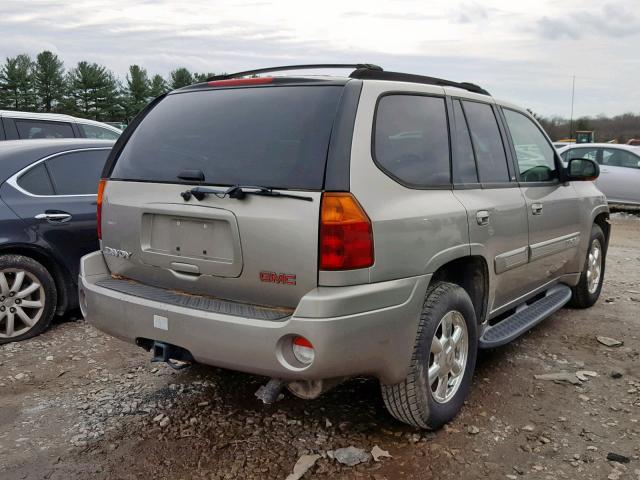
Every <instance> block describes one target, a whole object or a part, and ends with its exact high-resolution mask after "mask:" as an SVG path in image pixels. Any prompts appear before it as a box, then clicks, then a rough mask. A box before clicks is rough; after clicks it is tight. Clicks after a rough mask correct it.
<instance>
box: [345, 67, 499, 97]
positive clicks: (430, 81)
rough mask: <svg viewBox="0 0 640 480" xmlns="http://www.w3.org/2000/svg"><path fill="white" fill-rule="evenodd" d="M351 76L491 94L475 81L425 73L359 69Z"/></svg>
mask: <svg viewBox="0 0 640 480" xmlns="http://www.w3.org/2000/svg"><path fill="white" fill-rule="evenodd" d="M349 77H351V78H357V79H361V80H387V81H396V82H412V83H423V84H427V85H438V86H441V87H457V88H462V89H464V90H467V91H469V92H473V93H480V94H482V95H491V94H490V93H489V92H487V91H486V90H485V89H484V88H482V87H480V86H478V85H476V84H475V83H469V82H454V81H451V80H445V79H443V78H436V77H427V76H424V75H414V74H411V73H400V72H387V71H382V70H379V71H374V70H367V69H357V70H355V71H354V72H352V73H351V75H349Z"/></svg>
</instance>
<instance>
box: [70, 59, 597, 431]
mask: <svg viewBox="0 0 640 480" xmlns="http://www.w3.org/2000/svg"><path fill="white" fill-rule="evenodd" d="M332 67H335V65H333V66H332ZM354 67H355V70H354V71H353V72H352V73H351V74H350V76H349V77H324V76H322V77H312V76H299V77H269V76H267V77H264V76H263V77H251V78H242V77H245V76H247V75H251V74H263V73H265V71H264V70H258V71H250V72H240V73H239V74H234V75H229V76H225V77H217V78H213V79H211V80H210V81H208V82H204V83H201V84H197V85H194V86H191V87H186V88H183V89H180V90H176V91H174V92H171V93H170V94H168V95H166V96H163V97H159V98H158V99H156V100H155V101H154V102H152V103H151V104H150V105H149V106H148V107H147V108H146V109H145V111H143V112H142V113H141V114H140V115H139V116H138V117H137V118H136V119H135V120H134V122H133V123H132V125H131V126H130V127H129V128H128V129H127V130H126V132H125V133H124V134H123V136H122V137H121V138H120V140H119V141H118V143H117V144H116V146H115V147H114V149H113V151H112V153H111V156H110V158H109V160H108V162H107V166H106V167H105V172H104V175H103V177H104V179H103V180H102V181H101V185H100V191H99V197H98V217H99V222H98V224H99V228H100V230H101V231H100V235H101V251H99V252H95V253H93V254H90V255H88V256H86V257H84V258H83V260H82V265H81V273H80V280H79V285H80V299H81V306H82V309H83V312H84V314H85V316H86V318H87V319H88V320H89V321H90V322H91V323H93V324H94V325H95V326H96V327H98V328H99V329H101V330H103V331H105V332H107V333H109V334H111V335H114V336H116V337H118V338H121V339H123V340H126V341H129V342H134V343H136V344H138V345H140V346H142V347H144V348H146V349H148V350H153V352H154V355H155V356H156V359H162V360H165V361H168V362H169V363H170V364H171V365H172V366H175V367H177V362H176V361H177V360H180V361H195V362H200V363H204V364H209V365H215V366H218V367H224V368H229V369H234V370H239V371H244V372H249V373H253V374H259V375H264V376H267V377H270V378H271V381H270V382H269V383H268V384H267V388H265V389H264V390H263V391H262V392H261V397H262V398H263V399H264V400H265V401H270V400H273V399H274V398H276V397H277V394H278V392H279V390H280V388H281V387H283V386H286V387H288V389H289V390H290V391H291V392H292V393H294V394H295V395H297V396H299V397H302V398H314V397H316V396H318V395H319V394H321V393H322V392H323V391H325V390H326V389H327V388H330V387H331V386H333V385H335V384H337V383H338V382H339V381H341V380H342V379H344V378H348V377H351V376H356V375H366V376H373V377H376V378H378V379H379V380H380V383H381V385H382V393H383V397H384V400H385V404H386V406H387V407H388V409H389V411H390V413H391V414H392V415H393V416H395V417H396V418H397V419H399V420H401V421H404V422H406V423H409V424H412V425H415V426H418V427H423V428H438V427H439V426H441V425H442V424H443V423H445V422H447V421H448V420H450V419H451V418H453V417H454V416H455V414H456V413H457V412H458V411H459V409H460V408H461V406H462V404H463V401H464V398H465V396H466V394H467V392H468V389H469V386H470V383H471V377H472V374H473V370H474V367H475V360H476V353H477V349H478V347H481V348H492V347H496V346H500V345H503V344H505V343H507V342H509V341H510V340H512V339H514V338H516V337H517V336H519V335H521V334H522V333H524V332H526V331H527V330H528V329H530V328H531V327H532V326H533V325H535V324H536V323H538V322H539V321H541V320H542V319H544V318H545V317H547V316H549V315H550V314H552V313H553V312H555V311H556V310H558V309H559V308H561V307H562V306H563V305H565V304H566V303H568V302H572V303H573V305H575V306H578V307H588V306H590V305H592V304H593V303H594V302H595V301H596V300H597V298H598V296H599V293H600V289H601V287H602V279H603V276H604V257H605V254H606V248H607V243H608V235H609V226H608V223H607V219H608V209H607V204H606V201H605V199H604V196H603V195H602V194H601V193H600V192H599V191H598V190H597V189H596V188H595V187H594V185H593V182H591V181H580V180H593V179H594V178H595V177H597V175H598V167H597V165H596V164H595V163H594V162H592V161H590V160H588V159H576V160H574V161H572V163H571V164H570V165H569V166H568V167H567V168H566V169H565V168H563V167H562V163H561V162H560V160H559V158H558V156H557V154H556V152H555V149H554V148H553V146H552V144H551V142H550V141H549V139H548V137H547V136H546V135H545V134H544V133H543V131H542V130H541V129H540V127H539V126H538V124H537V123H536V122H535V120H534V119H533V118H532V117H531V116H530V115H529V114H528V113H527V112H526V111H524V110H522V109H520V108H518V107H515V106H512V105H509V104H507V103H504V102H498V101H496V100H495V99H493V98H492V97H491V96H489V95H488V93H487V92H486V91H484V90H483V89H481V88H480V87H478V86H476V85H473V84H469V83H456V82H451V81H448V80H442V79H437V78H432V77H423V76H417V75H408V74H401V73H395V72H386V71H383V70H382V69H381V68H380V67H376V66H372V65H355V66H354ZM287 68H288V69H291V68H292V67H287ZM280 69H282V68H276V69H274V70H276V71H277V70H280Z"/></svg>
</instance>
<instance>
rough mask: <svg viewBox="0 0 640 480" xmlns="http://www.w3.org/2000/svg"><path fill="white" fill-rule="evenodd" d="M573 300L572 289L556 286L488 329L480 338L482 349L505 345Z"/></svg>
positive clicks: (565, 286)
mask: <svg viewBox="0 0 640 480" xmlns="http://www.w3.org/2000/svg"><path fill="white" fill-rule="evenodd" d="M569 300H571V289H570V288H569V287H568V286H567V285H562V284H560V285H555V286H553V287H551V288H550V289H549V290H547V292H546V295H545V296H544V297H543V298H541V299H540V300H538V301H537V302H534V303H532V304H531V305H525V306H524V308H520V309H518V310H516V312H515V313H514V314H513V315H511V316H509V317H507V318H505V319H504V320H502V321H500V323H497V324H496V325H493V326H490V327H487V328H486V329H485V330H484V332H483V333H482V336H481V337H480V341H479V347H480V348H495V347H500V346H501V345H505V344H507V343H509V342H510V341H512V340H514V339H515V338H518V337H519V336H520V335H522V334H523V333H525V332H527V331H529V330H530V329H531V328H532V327H534V326H535V325H537V324H538V323H540V322H541V321H542V320H544V319H545V318H547V317H548V316H549V315H551V314H553V313H554V312H557V311H558V310H560V309H561V308H562V307H563V306H564V305H565V304H566V303H567V302H568V301H569Z"/></svg>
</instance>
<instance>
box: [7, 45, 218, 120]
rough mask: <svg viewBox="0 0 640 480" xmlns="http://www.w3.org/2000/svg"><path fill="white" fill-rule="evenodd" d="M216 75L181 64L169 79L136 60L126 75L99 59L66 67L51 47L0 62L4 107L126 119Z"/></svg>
mask: <svg viewBox="0 0 640 480" xmlns="http://www.w3.org/2000/svg"><path fill="white" fill-rule="evenodd" d="M212 75H214V74H213V73H195V72H190V71H189V70H188V69H186V68H184V67H181V68H177V69H175V70H173V71H172V72H171V73H170V75H169V78H164V77H163V76H162V75H158V74H155V75H153V76H150V75H149V73H148V72H147V70H146V69H144V68H142V67H140V66H139V65H131V66H130V67H129V72H128V74H127V75H126V78H125V79H124V80H121V79H119V78H118V77H117V76H116V75H115V74H114V73H113V72H112V71H111V70H109V69H108V68H107V67H105V66H104V65H99V64H97V63H95V62H93V63H92V62H88V61H81V62H78V64H77V65H75V66H73V67H72V68H70V69H68V70H67V69H65V66H64V63H63V61H62V60H61V59H60V58H59V57H58V55H56V54H55V53H52V52H50V51H48V50H45V51H43V52H40V53H39V54H38V55H37V56H36V58H35V59H33V58H32V57H30V56H29V55H27V54H20V55H17V56H15V57H9V58H7V59H6V61H5V62H4V64H2V65H1V66H0V109H10V110H20V111H29V112H53V113H66V114H69V115H75V116H79V117H84V118H92V119H94V120H99V121H116V122H127V121H129V120H131V118H133V117H134V116H135V115H136V114H137V113H138V112H139V111H140V110H141V109H142V108H143V107H144V106H145V105H146V104H147V103H148V102H149V101H150V100H151V99H153V98H155V97H157V96H158V95H161V94H163V93H165V92H167V91H169V90H173V89H176V88H181V87H184V86H187V85H191V84H193V83H197V82H201V81H204V80H206V79H207V78H208V77H210V76H212Z"/></svg>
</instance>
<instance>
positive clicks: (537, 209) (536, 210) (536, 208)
mask: <svg viewBox="0 0 640 480" xmlns="http://www.w3.org/2000/svg"><path fill="white" fill-rule="evenodd" d="M531 213H533V214H534V215H542V204H541V203H533V204H531Z"/></svg>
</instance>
